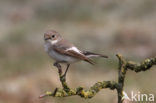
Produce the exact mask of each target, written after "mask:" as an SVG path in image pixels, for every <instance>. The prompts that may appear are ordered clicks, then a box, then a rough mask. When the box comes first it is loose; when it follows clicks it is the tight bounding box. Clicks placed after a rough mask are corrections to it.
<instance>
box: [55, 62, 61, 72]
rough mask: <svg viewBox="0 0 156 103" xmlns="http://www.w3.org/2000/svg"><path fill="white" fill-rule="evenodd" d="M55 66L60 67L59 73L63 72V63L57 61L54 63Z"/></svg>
mask: <svg viewBox="0 0 156 103" xmlns="http://www.w3.org/2000/svg"><path fill="white" fill-rule="evenodd" d="M54 66H56V67H57V68H58V72H59V74H62V68H61V65H60V64H59V63H58V62H55V63H54Z"/></svg>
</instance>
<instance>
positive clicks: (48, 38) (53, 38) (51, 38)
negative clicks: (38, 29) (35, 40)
mask: <svg viewBox="0 0 156 103" xmlns="http://www.w3.org/2000/svg"><path fill="white" fill-rule="evenodd" d="M61 39H62V37H61V35H60V34H59V33H58V32H56V31H54V30H48V31H47V32H45V33H44V40H45V42H50V43H52V44H55V43H57V42H58V41H59V40H61Z"/></svg>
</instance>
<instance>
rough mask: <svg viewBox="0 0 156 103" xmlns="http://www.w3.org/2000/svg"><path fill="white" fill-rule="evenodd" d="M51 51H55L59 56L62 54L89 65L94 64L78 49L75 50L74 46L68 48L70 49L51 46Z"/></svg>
mask: <svg viewBox="0 0 156 103" xmlns="http://www.w3.org/2000/svg"><path fill="white" fill-rule="evenodd" d="M53 50H55V51H57V52H59V53H61V54H64V55H68V56H72V57H75V58H78V59H80V60H84V61H87V62H89V63H90V64H94V63H93V62H92V60H91V59H89V58H87V57H86V56H85V55H84V54H83V53H81V51H80V50H79V49H77V48H76V47H74V46H73V47H70V48H65V47H62V46H60V47H58V46H53Z"/></svg>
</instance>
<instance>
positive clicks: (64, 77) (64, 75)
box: [62, 64, 70, 80]
mask: <svg viewBox="0 0 156 103" xmlns="http://www.w3.org/2000/svg"><path fill="white" fill-rule="evenodd" d="M69 66H70V64H67V68H66V70H65V72H64V74H63V75H62V79H64V80H66V74H67V71H68V68H69Z"/></svg>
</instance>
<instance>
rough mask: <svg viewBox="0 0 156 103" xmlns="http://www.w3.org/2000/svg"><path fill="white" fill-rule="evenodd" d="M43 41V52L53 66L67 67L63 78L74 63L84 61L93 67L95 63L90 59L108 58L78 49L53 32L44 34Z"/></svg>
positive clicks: (49, 31)
mask: <svg viewBox="0 0 156 103" xmlns="http://www.w3.org/2000/svg"><path fill="white" fill-rule="evenodd" d="M44 41H45V42H44V48H45V51H46V52H47V53H48V55H49V56H50V57H51V58H52V59H53V60H55V62H54V66H56V65H57V64H60V63H63V64H66V65H67V67H66V70H65V72H64V74H63V75H62V76H63V77H66V74H67V71H68V68H69V66H70V65H71V64H73V63H75V62H78V61H86V62H88V63H90V64H92V65H94V64H95V63H94V62H93V61H92V59H91V58H92V57H103V58H108V56H106V55H102V54H98V53H93V52H89V51H82V50H80V49H78V48H77V47H76V46H75V45H74V44H72V43H71V42H69V41H67V40H65V39H64V38H63V37H62V36H61V35H60V33H59V32H57V31H55V30H48V31H46V32H45V33H44Z"/></svg>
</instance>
